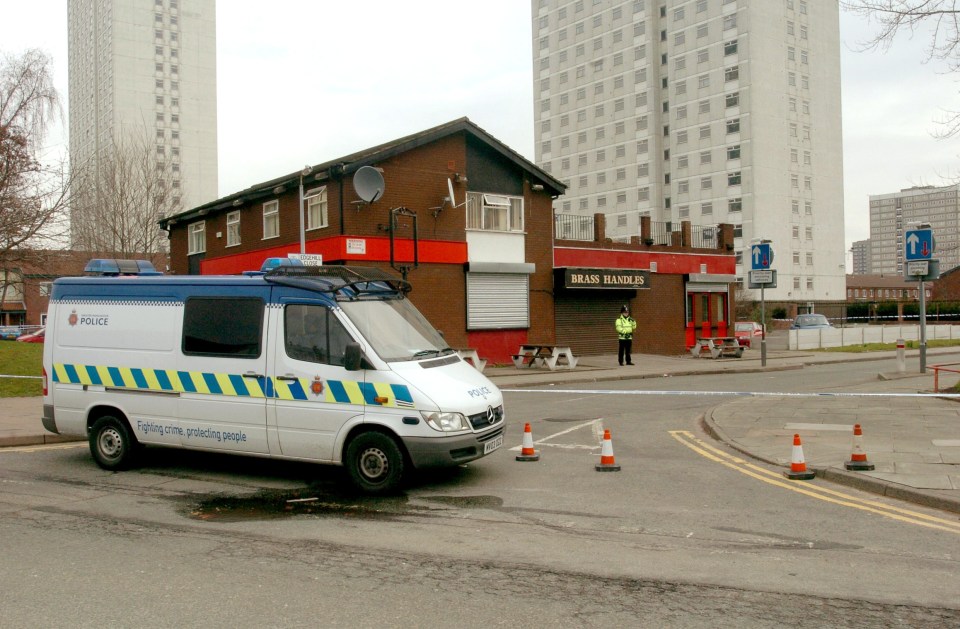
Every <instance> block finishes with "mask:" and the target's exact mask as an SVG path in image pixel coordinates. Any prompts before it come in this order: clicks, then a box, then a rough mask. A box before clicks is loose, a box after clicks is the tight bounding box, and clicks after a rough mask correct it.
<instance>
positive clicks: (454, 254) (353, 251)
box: [200, 236, 467, 275]
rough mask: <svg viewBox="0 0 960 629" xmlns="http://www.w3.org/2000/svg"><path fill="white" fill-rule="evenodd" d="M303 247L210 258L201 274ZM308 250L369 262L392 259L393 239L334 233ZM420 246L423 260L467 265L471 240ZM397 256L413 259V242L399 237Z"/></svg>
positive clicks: (254, 264)
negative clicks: (469, 241) (391, 243)
mask: <svg viewBox="0 0 960 629" xmlns="http://www.w3.org/2000/svg"><path fill="white" fill-rule="evenodd" d="M348 241H349V242H348ZM348 244H349V247H348ZM299 249H300V247H299V245H298V244H297V243H289V244H285V245H278V246H276V247H269V248H265V249H259V250H257V251H249V252H246V253H238V254H236V255H229V256H222V257H220V258H209V259H206V260H203V261H201V262H200V273H201V274H202V275H236V274H239V273H243V272H244V271H256V270H259V269H260V265H262V264H263V261H264V260H266V259H267V258H285V257H287V254H288V253H298V252H299ZM306 249H307V251H306V252H307V253H315V254H320V255H322V256H323V259H324V261H325V262H326V261H330V262H334V261H336V262H337V263H340V262H343V263H344V264H350V262H354V261H361V260H362V261H365V262H387V261H389V260H390V239H389V238H385V237H382V236H381V237H369V236H334V237H332V238H323V239H320V240H311V241H308V242H307V243H306ZM348 249H349V253H348ZM418 249H419V252H418V253H419V261H420V262H421V263H430V264H464V263H465V262H466V261H467V243H465V242H452V241H445V240H421V241H419V242H418ZM394 259H395V261H396V262H404V263H406V262H412V261H413V241H412V240H410V239H403V240H400V239H398V240H395V241H394Z"/></svg>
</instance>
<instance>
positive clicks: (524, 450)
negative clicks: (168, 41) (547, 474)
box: [517, 423, 540, 461]
mask: <svg viewBox="0 0 960 629" xmlns="http://www.w3.org/2000/svg"><path fill="white" fill-rule="evenodd" d="M517 460H518V461H539V460H540V454H539V453H538V452H537V451H536V450H534V449H533V431H532V430H530V424H529V423H527V424H524V426H523V443H522V445H521V446H520V454H518V455H517Z"/></svg>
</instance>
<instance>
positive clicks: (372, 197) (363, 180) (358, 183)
mask: <svg viewBox="0 0 960 629" xmlns="http://www.w3.org/2000/svg"><path fill="white" fill-rule="evenodd" d="M353 189H354V190H355V191H356V192H357V196H358V197H360V198H361V199H363V200H364V201H366V202H367V203H373V202H374V201H376V200H377V199H379V198H380V197H382V196H383V175H381V174H380V171H379V170H377V169H376V168H374V167H373V166H361V167H360V168H359V169H357V172H356V173H354V175H353Z"/></svg>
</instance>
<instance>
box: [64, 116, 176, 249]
mask: <svg viewBox="0 0 960 629" xmlns="http://www.w3.org/2000/svg"><path fill="white" fill-rule="evenodd" d="M174 167H175V166H174V165H173V164H170V163H167V162H166V161H165V160H164V159H163V156H162V155H159V154H158V153H157V152H156V148H155V147H154V145H153V143H151V142H150V141H149V139H148V138H147V136H146V134H145V133H138V132H137V131H131V132H128V133H127V134H126V135H124V136H120V137H114V138H113V141H112V144H111V145H110V147H109V150H108V151H106V152H104V153H103V154H101V159H100V164H99V165H98V167H97V168H96V169H94V168H92V167H90V166H89V165H85V166H84V168H83V171H82V172H81V173H78V175H77V176H78V178H79V180H80V183H79V188H78V189H79V190H82V191H83V192H82V194H77V195H75V196H74V203H73V220H72V233H73V239H74V242H73V246H74V248H75V249H80V250H86V251H90V252H97V253H98V254H101V255H104V256H108V257H116V258H125V257H131V256H136V255H143V254H150V253H156V252H162V251H166V249H167V246H168V241H167V234H166V232H164V231H162V230H161V229H160V227H159V225H158V222H159V220H160V219H161V218H163V217H164V216H171V215H173V214H176V213H178V212H179V211H180V210H181V202H180V198H181V196H182V194H183V191H182V190H181V189H179V188H176V187H175V186H176V185H178V184H177V181H178V180H179V178H175V177H174V176H173V168H174Z"/></svg>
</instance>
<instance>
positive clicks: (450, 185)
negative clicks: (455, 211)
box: [447, 177, 457, 207]
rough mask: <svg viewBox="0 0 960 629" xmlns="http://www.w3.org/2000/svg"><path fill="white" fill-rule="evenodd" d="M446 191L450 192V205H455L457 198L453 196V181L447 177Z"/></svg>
mask: <svg viewBox="0 0 960 629" xmlns="http://www.w3.org/2000/svg"><path fill="white" fill-rule="evenodd" d="M447 192H449V193H450V207H457V200H456V198H455V197H454V196H453V182H452V181H450V177H447Z"/></svg>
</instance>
